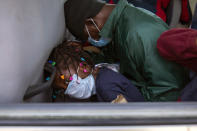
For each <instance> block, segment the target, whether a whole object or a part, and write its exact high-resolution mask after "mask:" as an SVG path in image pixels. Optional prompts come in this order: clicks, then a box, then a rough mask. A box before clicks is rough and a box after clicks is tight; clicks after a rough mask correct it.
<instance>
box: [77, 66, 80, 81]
mask: <svg viewBox="0 0 197 131" xmlns="http://www.w3.org/2000/svg"><path fill="white" fill-rule="evenodd" d="M78 72H79V66H78V67H77V84H80V81H79V79H78Z"/></svg>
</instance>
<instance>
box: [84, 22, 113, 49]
mask: <svg viewBox="0 0 197 131" xmlns="http://www.w3.org/2000/svg"><path fill="white" fill-rule="evenodd" d="M91 21H92V22H93V24H94V25H95V27H96V29H97V30H98V31H99V32H101V31H100V29H99V28H98V26H97V25H96V23H95V22H94V20H93V19H91ZM85 28H86V31H87V33H88V36H89V37H88V41H89V42H90V43H91V44H92V45H93V46H96V47H103V46H106V45H107V44H109V43H110V42H111V39H110V38H105V37H101V38H100V39H99V40H98V41H97V40H95V39H93V38H92V37H91V35H90V32H89V30H88V28H87V26H86V25H85Z"/></svg>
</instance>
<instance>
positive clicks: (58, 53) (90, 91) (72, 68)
mask: <svg viewBox="0 0 197 131" xmlns="http://www.w3.org/2000/svg"><path fill="white" fill-rule="evenodd" d="M69 43H70V42H69ZM69 43H63V44H60V45H59V46H57V47H56V48H55V49H54V53H53V55H52V56H53V61H56V70H57V72H56V76H55V79H54V82H53V86H54V87H56V88H61V89H64V90H65V91H64V93H65V95H68V96H70V97H71V98H75V99H80V100H81V99H88V98H90V97H91V96H93V95H96V96H97V100H98V101H99V102H112V101H113V100H115V99H116V98H117V97H118V96H119V95H123V96H124V98H125V99H126V100H127V101H128V102H134V101H144V98H143V96H142V95H141V94H140V92H139V90H138V89H137V88H136V87H135V86H134V85H133V84H132V83H131V82H130V81H129V80H128V79H126V78H125V77H124V76H123V75H121V74H119V73H117V70H116V68H114V67H115V66H113V64H111V65H110V64H98V65H96V66H95V65H94V64H93V62H92V60H91V58H90V56H89V54H87V53H86V52H85V51H84V50H82V49H80V48H77V46H73V44H72V45H70V44H69ZM72 43H75V44H76V42H72ZM115 71H116V72H115Z"/></svg>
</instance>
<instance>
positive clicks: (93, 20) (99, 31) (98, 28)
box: [90, 18, 101, 32]
mask: <svg viewBox="0 0 197 131" xmlns="http://www.w3.org/2000/svg"><path fill="white" fill-rule="evenodd" d="M90 19H91V21H92V23H93V24H94V26H95V27H96V29H97V30H98V31H99V32H101V30H100V29H99V28H98V26H97V24H96V23H95V22H94V20H93V19H92V18H90Z"/></svg>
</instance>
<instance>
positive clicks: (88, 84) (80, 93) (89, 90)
mask: <svg viewBox="0 0 197 131" xmlns="http://www.w3.org/2000/svg"><path fill="white" fill-rule="evenodd" d="M72 77H73V80H72V81H71V82H69V84H68V87H67V89H66V91H65V94H67V95H69V96H71V97H73V98H77V99H88V98H90V97H91V96H92V95H94V94H96V87H95V80H94V77H93V76H92V74H90V75H89V76H87V77H86V78H84V79H81V78H80V77H79V76H78V77H77V75H76V74H74V75H73V76H72Z"/></svg>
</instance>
